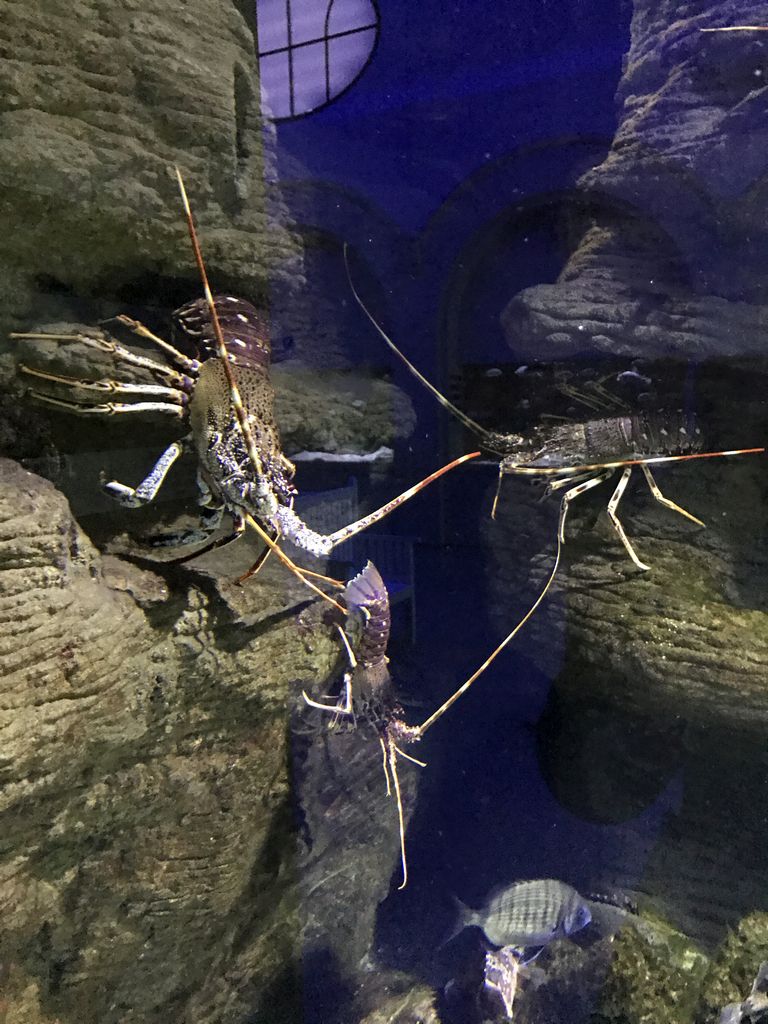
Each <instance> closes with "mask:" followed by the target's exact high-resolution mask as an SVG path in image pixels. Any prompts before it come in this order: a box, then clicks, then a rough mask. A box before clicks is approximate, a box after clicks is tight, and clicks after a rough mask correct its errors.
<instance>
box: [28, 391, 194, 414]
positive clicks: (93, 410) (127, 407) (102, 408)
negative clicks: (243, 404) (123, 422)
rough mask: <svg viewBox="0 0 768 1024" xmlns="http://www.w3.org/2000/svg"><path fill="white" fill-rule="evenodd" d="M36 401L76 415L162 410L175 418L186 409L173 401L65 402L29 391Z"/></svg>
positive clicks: (39, 392)
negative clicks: (90, 403)
mask: <svg viewBox="0 0 768 1024" xmlns="http://www.w3.org/2000/svg"><path fill="white" fill-rule="evenodd" d="M29 394H30V395H31V396H32V398H34V399H35V401H36V402H41V403H42V404H43V405H50V406H52V407H53V408H54V409H64V410H65V411H66V412H71V413H74V414H75V415H76V416H116V415H120V414H121V413H126V412H162V413H165V414H167V415H169V416H175V417H176V418H177V419H183V417H184V416H186V414H187V411H186V409H185V408H184V407H183V406H181V405H175V404H174V403H173V402H102V403H100V404H99V405H81V404H80V403H79V402H67V401H66V400H65V399H63V398H52V397H51V396H50V395H46V394H43V392H42V391H30V392H29Z"/></svg>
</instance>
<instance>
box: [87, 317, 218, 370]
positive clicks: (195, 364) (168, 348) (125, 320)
mask: <svg viewBox="0 0 768 1024" xmlns="http://www.w3.org/2000/svg"><path fill="white" fill-rule="evenodd" d="M115 321H116V322H117V323H119V324H122V325H123V327H127V328H128V329H129V330H131V331H133V333H134V334H138V336H139V337H140V338H146V339H147V341H151V342H152V343H153V344H154V345H157V346H158V348H160V349H162V350H163V352H165V353H166V354H167V355H169V356H170V357H171V359H173V360H174V362H175V363H176V364H177V365H178V366H180V367H181V368H182V369H183V370H186V372H187V373H194V374H197V372H198V370H199V369H200V362H199V360H197V359H190V358H189V357H188V356H185V355H184V353H183V352H179V350H178V349H177V348H174V346H173V345H169V344H168V342H167V341H164V340H163V339H162V338H159V337H158V336H157V335H156V334H153V333H152V331H150V330H149V328H148V327H145V326H144V324H143V323H142V322H141V321H140V320H134V319H133V318H132V317H130V316H126V315H125V314H124V313H122V314H121V315H120V316H116V317H115ZM107 322H108V321H107Z"/></svg>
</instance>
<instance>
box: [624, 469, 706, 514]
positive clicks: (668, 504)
mask: <svg viewBox="0 0 768 1024" xmlns="http://www.w3.org/2000/svg"><path fill="white" fill-rule="evenodd" d="M640 468H641V469H642V471H643V473H644V474H645V479H646V480H647V481H648V486H649V487H650V489H651V494H652V495H653V496H654V498H655V499H656V501H658V502H660V503H661V504H662V505H664V506H666V508H669V509H672V511H673V512H679V513H680V515H681V516H685V518H686V519H690V520H691V522H693V523H696V524H697V525H698V526H704V525H705V524H704V523H702V521H701V520H700V519H697V518H696V516H694V515H691V513H690V512H686V510H685V509H684V508H680V506H679V505H676V504H675V503H674V501H672V500H671V499H670V498H665V497H664V495H663V494H662V493H661V491H660V490H659V485H658V484H657V483H656V481H655V480H654V479H653V475H652V473H651V471H650V469H648V467H647V466H646V465H644V464H641V466H640Z"/></svg>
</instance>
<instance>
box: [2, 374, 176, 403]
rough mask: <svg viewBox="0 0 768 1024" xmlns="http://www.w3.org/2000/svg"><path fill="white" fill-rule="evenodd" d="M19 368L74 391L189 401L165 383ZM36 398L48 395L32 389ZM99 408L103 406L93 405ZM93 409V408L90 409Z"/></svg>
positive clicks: (169, 400) (44, 398)
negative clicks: (91, 377) (75, 375)
mask: <svg viewBox="0 0 768 1024" xmlns="http://www.w3.org/2000/svg"><path fill="white" fill-rule="evenodd" d="M19 369H20V370H21V372H22V373H23V374H24V375H25V376H26V377H35V378H36V379H37V380H42V381H45V382H46V383H47V384H58V385H63V386H64V387H67V388H71V389H72V390H73V391H77V390H81V391H85V392H86V393H89V392H96V393H97V394H99V395H126V396H130V397H141V398H155V399H158V398H160V399H164V400H165V401H166V402H171V403H174V404H176V405H184V404H185V402H186V401H187V396H186V394H185V392H183V391H179V390H178V389H177V388H169V387H166V386H165V385H164V384H132V383H130V382H125V381H119V380H110V379H108V378H107V379H103V380H83V379H79V378H77V377H65V376H64V375H63V374H58V373H49V372H47V371H45V370H36V369H34V368H33V367H31V366H23V365H22V366H20V367H19ZM32 394H33V395H34V397H35V398H37V399H39V400H41V401H45V400H46V398H47V397H48V396H47V395H46V394H45V392H40V391H34V390H33V391H32ZM79 405H80V403H77V402H73V403H71V404H68V405H67V407H68V408H70V409H73V408H74V410H75V411H77V409H78V406H79ZM93 408H94V409H96V410H98V409H101V408H103V406H100V405H96V406H94V407H93ZM89 411H91V410H89Z"/></svg>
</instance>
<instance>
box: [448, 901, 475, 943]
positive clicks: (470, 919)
mask: <svg viewBox="0 0 768 1024" xmlns="http://www.w3.org/2000/svg"><path fill="white" fill-rule="evenodd" d="M451 901H452V903H453V908H454V910H455V911H456V923H455V924H454V926H453V928H452V929H451V931H450V932H449V933H448V935H447V936H446V937H445V938H444V939H443V941H442V942H441V943H440V949H442V948H443V946H447V945H448V943H449V942H450V941H451V940H452V939H455V938H456V936H457V935H458V934H459V932H462V931H464V929H465V928H467V927H468V926H469V925H471V924H476V923H477V913H476V912H475V911H474V910H473V909H472V908H471V907H468V906H467V905H466V903H462V902H461V900H460V899H459V898H458V896H453V895H452V896H451Z"/></svg>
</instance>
